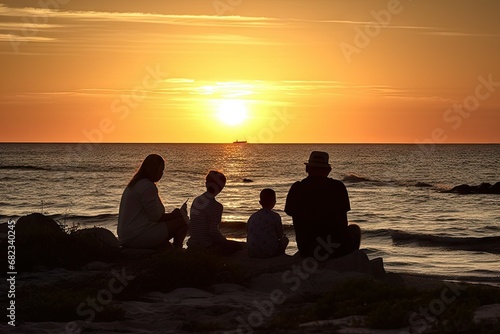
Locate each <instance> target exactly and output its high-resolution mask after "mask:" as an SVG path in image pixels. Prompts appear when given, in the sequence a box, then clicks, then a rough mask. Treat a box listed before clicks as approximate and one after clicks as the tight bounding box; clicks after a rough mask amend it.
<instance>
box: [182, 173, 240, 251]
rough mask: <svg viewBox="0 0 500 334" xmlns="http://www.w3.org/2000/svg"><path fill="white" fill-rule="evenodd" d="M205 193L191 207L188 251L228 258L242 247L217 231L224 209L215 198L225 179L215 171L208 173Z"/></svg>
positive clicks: (222, 187) (224, 183)
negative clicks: (192, 250) (201, 251)
mask: <svg viewBox="0 0 500 334" xmlns="http://www.w3.org/2000/svg"><path fill="white" fill-rule="evenodd" d="M205 185H206V188H207V191H206V192H205V193H203V194H202V195H200V196H198V197H196V198H195V199H194V201H193V204H192V205H191V212H190V216H191V218H190V223H189V234H190V238H189V240H188V242H187V245H188V249H198V250H200V249H201V250H208V251H210V252H212V253H215V254H217V255H223V256H229V255H231V254H233V253H235V252H237V251H238V250H241V249H242V247H243V245H242V243H240V242H237V241H234V240H227V239H226V237H225V236H224V235H222V233H221V232H220V230H219V224H220V223H221V219H222V211H223V210H224V207H223V206H222V204H220V203H219V202H217V201H216V200H215V197H216V196H217V195H218V194H219V193H220V192H221V191H222V189H224V186H225V185H226V177H225V176H224V174H222V173H220V172H217V171H210V172H209V173H208V175H207V177H206V179H205Z"/></svg>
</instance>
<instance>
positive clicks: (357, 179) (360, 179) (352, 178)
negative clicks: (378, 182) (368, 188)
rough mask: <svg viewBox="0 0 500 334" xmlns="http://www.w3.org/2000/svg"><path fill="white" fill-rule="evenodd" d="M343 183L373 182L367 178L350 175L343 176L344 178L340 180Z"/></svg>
mask: <svg viewBox="0 0 500 334" xmlns="http://www.w3.org/2000/svg"><path fill="white" fill-rule="evenodd" d="M342 181H343V182H350V183H358V182H374V181H375V180H371V179H369V178H367V177H364V176H361V175H358V174H354V173H350V174H345V175H344V177H343V178H342Z"/></svg>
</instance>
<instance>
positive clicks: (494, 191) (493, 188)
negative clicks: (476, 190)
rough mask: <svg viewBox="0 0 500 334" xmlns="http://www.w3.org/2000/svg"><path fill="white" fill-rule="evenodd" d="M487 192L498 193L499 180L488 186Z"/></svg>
mask: <svg viewBox="0 0 500 334" xmlns="http://www.w3.org/2000/svg"><path fill="white" fill-rule="evenodd" d="M489 193H490V194H497V195H500V182H497V183H495V184H494V185H492V186H491V187H490V190H489Z"/></svg>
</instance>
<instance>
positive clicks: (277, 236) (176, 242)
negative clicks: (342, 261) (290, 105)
mask: <svg viewBox="0 0 500 334" xmlns="http://www.w3.org/2000/svg"><path fill="white" fill-rule="evenodd" d="M328 160H329V156H328V153H326V152H320V151H313V152H312V153H311V155H310V157H309V160H308V161H307V162H306V163H305V165H306V172H307V174H308V176H307V177H306V178H305V179H303V180H301V181H297V182H295V183H294V184H293V185H292V186H291V188H290V190H289V192H288V195H287V198H286V203H285V212H286V214H288V215H290V216H291V217H292V221H293V227H294V230H295V239H296V242H297V248H298V250H299V253H300V255H301V256H303V257H316V258H321V259H324V258H325V256H326V258H330V257H340V256H343V255H347V254H349V253H351V252H353V251H354V250H357V249H359V246H360V240H361V230H360V228H359V226H358V225H356V224H351V225H349V224H348V220H347V212H348V211H349V210H350V203H349V196H348V193H347V189H346V187H345V185H344V184H343V183H342V182H341V181H339V180H335V179H332V178H330V177H328V175H329V173H330V171H331V170H332V168H331V166H330V164H329V161H328ZM164 169H165V161H164V159H163V158H162V157H161V156H160V155H157V154H151V155H148V156H147V157H146V158H145V159H144V161H143V162H142V164H141V166H140V168H139V170H138V171H137V172H136V173H135V175H134V176H133V178H132V180H131V181H130V182H129V184H128V185H127V187H126V188H125V190H124V192H123V195H122V198H121V202H120V210H119V218H118V229H117V233H118V239H119V241H120V244H121V246H122V247H127V248H147V249H158V248H172V247H173V248H174V250H180V249H182V248H183V244H184V239H185V238H186V236H187V233H188V232H189V235H190V237H189V239H188V241H187V246H188V250H201V251H209V252H212V253H215V254H218V255H223V256H229V255H231V254H233V253H235V252H237V251H239V250H242V249H243V248H244V247H243V245H244V243H242V242H238V241H234V240H228V239H227V238H226V237H225V236H224V235H223V234H222V233H221V231H220V229H219V225H220V223H221V220H222V213H223V209H224V208H223V205H222V204H221V203H219V202H218V201H217V200H216V196H217V195H218V194H219V193H220V192H221V191H222V190H223V189H224V187H225V185H226V177H225V176H224V174H222V173H221V172H218V171H210V172H209V173H208V174H207V175H206V178H205V186H206V191H205V192H204V193H203V194H201V195H199V196H198V197H196V198H195V199H194V200H193V203H192V205H191V209H190V212H189V215H188V213H187V204H186V203H184V204H183V205H182V206H181V208H178V209H174V210H173V211H172V212H170V213H167V212H166V211H165V206H164V205H163V203H162V201H161V199H160V196H159V194H158V188H157V187H156V182H158V181H159V180H160V179H161V177H162V176H163V171H164ZM259 203H260V205H261V206H262V208H261V209H260V210H258V211H257V212H255V213H254V214H252V215H251V216H250V218H249V219H248V222H247V242H246V248H247V252H248V255H249V256H250V257H256V258H268V257H274V256H278V255H281V254H284V253H285V250H286V247H287V246H288V242H289V239H288V238H287V237H286V236H285V234H284V230H283V224H282V221H281V217H280V215H279V214H278V213H277V212H275V211H273V208H274V206H275V204H276V193H275V191H274V190H272V189H269V188H266V189H263V190H262V191H261V192H260V201H259ZM170 240H172V243H170Z"/></svg>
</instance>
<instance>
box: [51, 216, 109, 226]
mask: <svg viewBox="0 0 500 334" xmlns="http://www.w3.org/2000/svg"><path fill="white" fill-rule="evenodd" d="M49 217H50V218H51V219H54V220H57V221H76V222H80V223H83V224H89V223H96V222H100V221H110V220H116V221H118V214H115V213H103V214H98V215H93V216H85V215H65V214H54V215H49Z"/></svg>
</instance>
